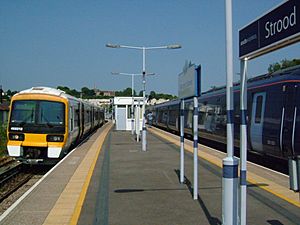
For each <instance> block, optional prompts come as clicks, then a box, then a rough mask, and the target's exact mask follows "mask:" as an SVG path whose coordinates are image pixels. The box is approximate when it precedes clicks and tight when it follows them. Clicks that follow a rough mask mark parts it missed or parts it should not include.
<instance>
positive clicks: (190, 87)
mask: <svg viewBox="0 0 300 225" xmlns="http://www.w3.org/2000/svg"><path fill="white" fill-rule="evenodd" d="M200 81H201V66H196V65H194V64H193V65H190V66H189V67H186V68H184V70H183V72H182V73H180V74H179V75H178V97H179V98H180V99H187V98H191V97H198V96H200V94H201V85H200Z"/></svg>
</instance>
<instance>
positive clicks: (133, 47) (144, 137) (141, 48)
mask: <svg viewBox="0 0 300 225" xmlns="http://www.w3.org/2000/svg"><path fill="white" fill-rule="evenodd" d="M106 47H108V48H129V49H136V50H142V52H143V70H142V75H143V109H142V113H143V131H142V151H146V150H147V149H146V146H147V139H146V135H147V134H146V118H145V117H146V114H145V105H146V98H145V96H146V77H145V76H146V50H155V49H178V48H181V45H178V44H175V45H164V46H157V47H145V46H143V47H139V46H129V45H119V44H106Z"/></svg>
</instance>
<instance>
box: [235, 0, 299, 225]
mask: <svg viewBox="0 0 300 225" xmlns="http://www.w3.org/2000/svg"><path fill="white" fill-rule="evenodd" d="M299 41H300V1H299V0H289V1H284V2H283V3H282V4H280V5H279V6H277V7H275V8H274V9H273V10H271V11H269V12H267V13H265V14H264V15H263V16H261V17H260V18H258V19H257V20H255V21H253V22H251V23H250V24H249V25H247V26H245V27H244V28H242V29H241V30H240V31H239V56H240V65H241V66H240V67H241V85H240V88H241V96H240V102H241V103H240V110H241V115H240V116H241V125H240V130H241V131H240V140H241V141H240V162H241V167H240V168H241V169H240V201H239V209H240V210H239V217H240V224H241V225H246V211H247V210H246V208H247V204H246V202H247V62H248V60H250V59H253V58H255V57H258V56H261V55H263V54H266V53H269V52H272V51H275V50H277V49H280V48H283V47H286V46H288V45H291V44H293V43H296V42H299ZM294 157H295V156H294Z"/></svg>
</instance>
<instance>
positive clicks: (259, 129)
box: [250, 92, 266, 152]
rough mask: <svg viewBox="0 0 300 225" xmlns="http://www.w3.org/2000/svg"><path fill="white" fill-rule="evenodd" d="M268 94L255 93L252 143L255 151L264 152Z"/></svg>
mask: <svg viewBox="0 0 300 225" xmlns="http://www.w3.org/2000/svg"><path fill="white" fill-rule="evenodd" d="M265 102H266V93H265V92H260V93H255V94H254V96H253V102H252V112H251V127H250V140H251V141H250V142H251V145H252V149H253V150H254V151H258V152H263V143H262V140H263V137H262V135H263V123H264V114H265Z"/></svg>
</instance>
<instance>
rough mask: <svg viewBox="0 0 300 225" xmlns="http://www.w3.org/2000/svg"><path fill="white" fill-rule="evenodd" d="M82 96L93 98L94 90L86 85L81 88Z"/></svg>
mask: <svg viewBox="0 0 300 225" xmlns="http://www.w3.org/2000/svg"><path fill="white" fill-rule="evenodd" d="M81 93H82V98H94V97H95V91H94V90H92V89H89V88H87V87H83V88H81Z"/></svg>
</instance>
